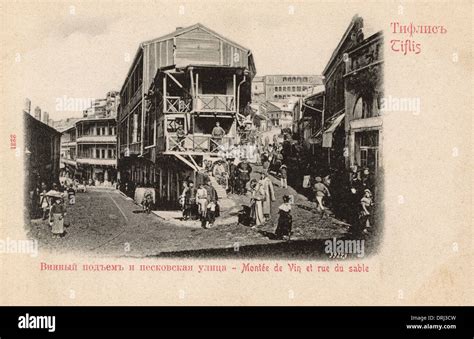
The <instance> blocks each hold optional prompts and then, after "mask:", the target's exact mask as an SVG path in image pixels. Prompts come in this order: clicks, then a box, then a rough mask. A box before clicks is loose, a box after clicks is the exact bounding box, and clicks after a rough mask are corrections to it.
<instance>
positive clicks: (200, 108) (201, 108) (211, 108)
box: [193, 94, 235, 113]
mask: <svg viewBox="0 0 474 339" xmlns="http://www.w3.org/2000/svg"><path fill="white" fill-rule="evenodd" d="M193 109H194V111H196V112H209V113H214V112H235V97H234V96H233V95H220V94H209V95H208V94H200V95H198V96H197V97H196V99H195V100H194V107H193Z"/></svg>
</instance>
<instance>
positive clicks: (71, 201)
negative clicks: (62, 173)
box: [67, 184, 76, 205]
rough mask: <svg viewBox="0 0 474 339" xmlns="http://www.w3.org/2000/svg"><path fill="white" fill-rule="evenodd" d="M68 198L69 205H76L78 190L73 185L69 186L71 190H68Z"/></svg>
mask: <svg viewBox="0 0 474 339" xmlns="http://www.w3.org/2000/svg"><path fill="white" fill-rule="evenodd" d="M67 197H68V200H69V205H74V204H75V203H76V190H75V189H74V187H73V185H72V184H71V185H69V188H68V189H67Z"/></svg>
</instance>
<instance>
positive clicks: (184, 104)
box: [164, 97, 191, 113]
mask: <svg viewBox="0 0 474 339" xmlns="http://www.w3.org/2000/svg"><path fill="white" fill-rule="evenodd" d="M164 112H165V113H188V112H191V100H183V99H182V98H180V97H165V106H164Z"/></svg>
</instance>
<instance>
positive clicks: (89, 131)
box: [61, 91, 120, 186]
mask: <svg viewBox="0 0 474 339" xmlns="http://www.w3.org/2000/svg"><path fill="white" fill-rule="evenodd" d="M119 100H120V97H119V95H118V92H114V91H111V92H109V93H107V96H106V98H105V99H99V100H95V101H94V102H93V104H92V106H91V107H90V108H88V109H87V110H85V111H84V115H85V117H84V118H82V119H75V118H70V119H67V122H68V124H69V127H65V129H63V131H62V134H61V166H62V171H61V174H62V175H63V176H65V177H69V178H76V179H79V180H83V181H85V182H89V183H93V184H94V185H96V186H112V185H114V184H115V183H116V182H117V121H116V114H117V108H118V105H119V102H120V101H119ZM71 123H72V125H70V124H71Z"/></svg>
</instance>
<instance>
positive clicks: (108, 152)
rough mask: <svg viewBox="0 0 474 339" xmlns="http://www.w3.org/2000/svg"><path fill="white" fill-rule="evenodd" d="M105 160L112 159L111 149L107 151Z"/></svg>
mask: <svg viewBox="0 0 474 339" xmlns="http://www.w3.org/2000/svg"><path fill="white" fill-rule="evenodd" d="M107 158H109V159H112V150H111V149H108V150H107Z"/></svg>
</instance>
